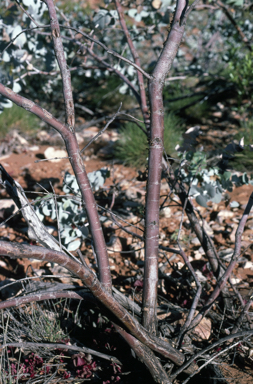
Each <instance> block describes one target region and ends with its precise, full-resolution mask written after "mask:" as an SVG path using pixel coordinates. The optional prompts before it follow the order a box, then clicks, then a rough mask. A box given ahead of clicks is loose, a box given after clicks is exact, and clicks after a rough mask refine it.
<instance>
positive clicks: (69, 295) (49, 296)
mask: <svg viewBox="0 0 253 384" xmlns="http://www.w3.org/2000/svg"><path fill="white" fill-rule="evenodd" d="M64 298H66V299H78V300H83V297H82V296H80V295H79V294H78V293H76V292H72V291H56V292H46V293H33V294H31V295H27V296H22V297H15V298H13V299H9V300H5V301H1V302H0V310H1V309H6V308H11V307H20V306H21V305H23V304H29V303H32V302H33V301H43V300H54V299H64Z"/></svg>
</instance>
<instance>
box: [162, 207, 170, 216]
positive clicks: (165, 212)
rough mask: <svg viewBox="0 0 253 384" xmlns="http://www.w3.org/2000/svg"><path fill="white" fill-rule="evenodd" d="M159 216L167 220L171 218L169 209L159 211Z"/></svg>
mask: <svg viewBox="0 0 253 384" xmlns="http://www.w3.org/2000/svg"><path fill="white" fill-rule="evenodd" d="M161 216H162V217H165V218H166V219H169V218H170V217H171V216H172V212H171V208H170V207H165V208H163V209H162V210H161Z"/></svg>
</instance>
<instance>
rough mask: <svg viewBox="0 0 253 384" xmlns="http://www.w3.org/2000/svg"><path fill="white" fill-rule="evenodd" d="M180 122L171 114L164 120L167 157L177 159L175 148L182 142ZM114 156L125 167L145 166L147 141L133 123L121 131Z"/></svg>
mask: <svg viewBox="0 0 253 384" xmlns="http://www.w3.org/2000/svg"><path fill="white" fill-rule="evenodd" d="M182 125H183V124H182V120H181V119H180V118H179V117H177V116H175V115H174V114H173V113H170V114H168V115H167V116H165V119H164V149H165V152H166V154H167V155H169V156H171V157H177V154H176V151H175V146H176V145H177V144H180V142H181V141H182V133H183V129H182ZM114 154H115V156H116V157H117V158H118V159H119V160H121V161H123V162H124V163H125V164H126V165H130V166H134V167H143V166H145V165H146V164H147V158H148V140H147V137H146V135H145V133H144V132H142V131H141V129H140V128H138V126H137V125H136V124H134V123H128V124H126V125H125V127H124V128H122V129H121V132H120V139H119V140H118V141H117V142H116V144H115V150H114Z"/></svg>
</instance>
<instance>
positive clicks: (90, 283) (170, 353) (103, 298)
mask: <svg viewBox="0 0 253 384" xmlns="http://www.w3.org/2000/svg"><path fill="white" fill-rule="evenodd" d="M0 255H1V256H8V257H10V258H14V259H18V258H27V259H31V258H32V259H38V260H43V261H50V262H54V263H56V264H59V265H61V266H63V267H65V268H66V269H68V270H69V271H70V272H72V273H73V274H74V275H76V276H78V278H80V279H81V280H82V281H83V282H84V284H85V285H86V286H87V287H88V288H89V289H90V291H91V292H92V293H93V295H94V296H95V297H96V298H97V299H98V300H99V301H100V302H101V303H102V304H103V305H105V307H106V308H108V309H109V310H110V311H111V312H112V313H113V314H114V315H115V316H116V317H117V318H118V319H119V320H120V321H121V322H122V323H123V324H124V326H125V327H126V328H127V329H128V330H129V331H130V332H131V333H132V335H133V336H135V337H136V338H137V339H138V340H139V341H141V342H142V343H143V344H145V345H146V346H148V347H149V348H151V349H152V350H154V351H155V352H158V353H160V354H161V355H163V356H164V357H165V358H168V359H170V360H172V361H173V362H174V363H175V364H177V365H181V364H183V363H184V360H185V357H184V355H183V354H182V353H181V352H179V351H178V350H177V349H175V348H174V347H172V346H171V345H170V344H169V343H168V342H166V341H164V340H162V339H159V338H157V337H155V336H154V335H151V334H150V333H149V332H147V330H146V329H145V328H143V327H142V326H141V325H140V324H139V322H138V321H137V320H136V319H135V318H134V317H133V316H131V315H130V314H129V312H128V311H127V310H126V309H125V308H124V307H123V306H122V305H120V304H119V303H118V302H117V300H115V299H114V297H113V296H112V295H111V294H110V293H109V292H108V291H107V290H106V289H105V288H104V287H103V285H102V284H101V283H100V282H99V280H98V278H97V277H96V276H95V275H94V273H93V272H92V271H91V270H90V269H88V268H85V267H84V266H83V265H81V264H79V263H77V262H75V261H74V260H71V259H70V258H68V256H67V255H65V254H64V253H61V252H57V251H53V250H49V249H45V248H42V247H37V246H31V245H25V244H20V243H15V244H12V243H10V242H5V241H0ZM193 369H195V367H190V370H191V371H192V370H193ZM189 372H190V371H189Z"/></svg>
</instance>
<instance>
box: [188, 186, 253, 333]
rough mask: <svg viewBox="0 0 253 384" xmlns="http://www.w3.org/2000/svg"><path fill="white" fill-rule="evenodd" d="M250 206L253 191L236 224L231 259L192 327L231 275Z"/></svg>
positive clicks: (205, 312) (211, 303)
mask: <svg viewBox="0 0 253 384" xmlns="http://www.w3.org/2000/svg"><path fill="white" fill-rule="evenodd" d="M252 206H253V193H252V194H251V196H250V198H249V201H248V204H247V206H246V208H245V211H244V213H243V216H242V218H241V220H240V223H239V224H238V228H237V231H236V235H235V248H234V253H233V256H232V258H231V261H230V263H229V265H228V267H227V269H226V271H225V272H224V274H223V275H222V276H221V278H220V279H219V280H218V282H217V285H216V287H215V289H214V291H213V292H212V294H211V295H210V296H209V298H208V300H207V301H206V303H205V305H204V306H203V308H202V310H201V311H200V313H199V314H198V315H197V316H196V317H195V319H194V320H193V322H192V327H195V326H196V325H197V324H198V323H199V322H200V320H201V319H202V318H203V317H204V316H205V315H206V314H207V313H208V312H209V310H210V309H211V307H212V305H213V303H214V301H215V300H216V298H217V297H218V296H219V294H220V292H221V290H222V289H223V287H224V286H225V284H226V282H227V280H228V278H229V276H230V275H231V273H232V271H233V269H234V267H235V265H236V263H237V259H238V257H239V255H240V251H241V238H242V234H243V231H244V226H245V224H246V221H247V218H248V216H249V212H250V210H251V208H252Z"/></svg>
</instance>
